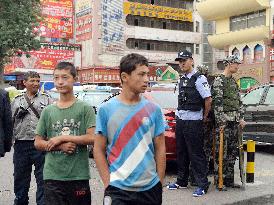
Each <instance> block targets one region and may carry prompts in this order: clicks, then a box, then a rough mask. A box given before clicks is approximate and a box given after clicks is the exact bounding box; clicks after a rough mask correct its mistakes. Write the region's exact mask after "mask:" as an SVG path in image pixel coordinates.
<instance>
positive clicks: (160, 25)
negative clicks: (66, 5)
mask: <svg viewBox="0 0 274 205" xmlns="http://www.w3.org/2000/svg"><path fill="white" fill-rule="evenodd" d="M195 4H196V2H195V1H193V0H186V1H182V0H128V1H124V0H117V1H114V0H103V1H87V0H76V22H77V19H78V18H79V16H81V14H80V15H79V12H78V11H79V10H80V9H79V8H86V10H90V13H91V24H90V27H91V29H90V30H91V35H90V38H89V39H79V40H77V36H76V43H81V44H82V68H87V67H93V66H109V67H113V66H117V65H119V61H120V59H121V57H122V56H124V55H126V54H128V53H132V52H135V53H139V54H142V55H144V56H146V57H147V58H148V60H149V62H150V63H152V64H153V63H154V64H166V63H170V62H173V63H174V59H175V57H176V55H177V52H178V51H179V50H182V49H187V50H189V51H191V52H192V53H193V56H194V60H195V62H196V64H201V63H202V50H203V48H202V19H201V17H200V16H199V15H198V13H197V11H196V10H195V9H194V8H195ZM80 5H81V6H80ZM82 13H83V12H82ZM95 14H96V15H95ZM78 27H79V23H78V25H77V23H76V35H77V33H78V30H79V29H78ZM77 29H78V30H77Z"/></svg>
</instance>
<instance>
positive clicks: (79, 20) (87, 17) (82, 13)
mask: <svg viewBox="0 0 274 205" xmlns="http://www.w3.org/2000/svg"><path fill="white" fill-rule="evenodd" d="M91 3H92V2H91V0H78V1H76V5H75V13H76V28H75V30H76V42H77V43H78V42H81V41H86V40H89V39H91V38H92V14H91V11H92V8H91V6H92V4H91Z"/></svg>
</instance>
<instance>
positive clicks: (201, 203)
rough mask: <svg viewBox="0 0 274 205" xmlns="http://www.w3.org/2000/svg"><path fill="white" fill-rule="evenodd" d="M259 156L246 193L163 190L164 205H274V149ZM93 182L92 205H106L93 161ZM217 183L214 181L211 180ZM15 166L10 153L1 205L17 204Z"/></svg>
mask: <svg viewBox="0 0 274 205" xmlns="http://www.w3.org/2000/svg"><path fill="white" fill-rule="evenodd" d="M256 149H257V152H256V156H255V182H254V184H247V187H246V190H245V191H244V190H241V189H229V190H228V191H225V192H219V191H216V190H215V189H214V186H213V185H212V184H211V186H210V189H209V191H208V194H206V195H205V196H203V197H200V198H194V197H192V192H193V190H194V187H189V188H188V189H186V190H176V191H168V190H167V189H166V188H164V189H163V191H164V192H163V205H179V204H184V205H188V204H191V205H192V204H193V205H205V204H208V205H215V204H216V205H219V204H237V205H244V204H249V205H250V204H251V205H255V204H260V205H271V204H274V166H273V164H274V157H273V156H274V146H261V147H256ZM90 168H91V180H90V187H91V192H92V202H93V204H94V205H97V204H102V198H103V185H102V183H101V181H100V177H99V175H98V172H97V170H96V167H95V163H94V161H93V160H90ZM175 169H176V166H175V163H174V162H171V163H168V164H167V176H166V178H165V184H168V183H169V182H173V181H174V180H175V177H176V171H175ZM235 173H236V174H235V176H236V177H235V181H236V182H237V183H239V180H240V179H239V177H238V176H239V171H238V162H236V165H235ZM210 180H211V182H212V183H213V178H212V177H210ZM35 191H36V185H35V179H34V176H32V182H31V187H30V192H29V195H30V205H35V204H36V203H35ZM13 199H14V195H13V163H12V153H7V155H6V156H5V157H4V158H1V159H0V205H12V204H13Z"/></svg>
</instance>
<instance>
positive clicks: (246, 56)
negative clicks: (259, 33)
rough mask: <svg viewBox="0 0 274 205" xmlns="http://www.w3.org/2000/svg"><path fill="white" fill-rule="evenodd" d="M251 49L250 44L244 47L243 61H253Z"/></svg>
mask: <svg viewBox="0 0 274 205" xmlns="http://www.w3.org/2000/svg"><path fill="white" fill-rule="evenodd" d="M251 61H252V59H251V50H250V48H249V47H248V46H245V47H244V49H243V63H246V64H248V63H251Z"/></svg>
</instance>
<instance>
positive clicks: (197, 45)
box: [195, 44, 200, 54]
mask: <svg viewBox="0 0 274 205" xmlns="http://www.w3.org/2000/svg"><path fill="white" fill-rule="evenodd" d="M195 53H196V54H200V44H196V47H195Z"/></svg>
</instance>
